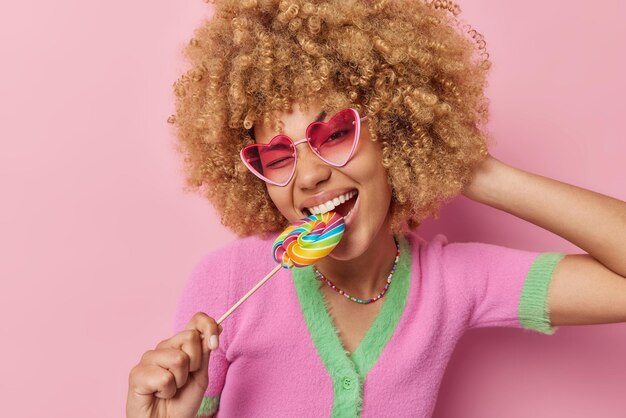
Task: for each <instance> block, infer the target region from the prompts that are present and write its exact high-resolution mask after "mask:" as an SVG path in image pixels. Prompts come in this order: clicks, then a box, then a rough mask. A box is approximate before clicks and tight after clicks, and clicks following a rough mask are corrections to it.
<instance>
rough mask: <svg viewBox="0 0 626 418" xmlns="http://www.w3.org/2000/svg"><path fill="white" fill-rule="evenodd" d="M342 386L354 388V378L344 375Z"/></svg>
mask: <svg viewBox="0 0 626 418" xmlns="http://www.w3.org/2000/svg"><path fill="white" fill-rule="evenodd" d="M342 386H343V388H344V389H346V390H349V389H352V386H354V380H353V379H351V378H350V377H344V378H343V381H342Z"/></svg>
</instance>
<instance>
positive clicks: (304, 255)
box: [217, 212, 345, 325]
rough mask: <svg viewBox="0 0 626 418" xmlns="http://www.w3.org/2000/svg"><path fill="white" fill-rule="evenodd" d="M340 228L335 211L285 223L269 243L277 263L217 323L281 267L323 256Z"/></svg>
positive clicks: (340, 220)
mask: <svg viewBox="0 0 626 418" xmlns="http://www.w3.org/2000/svg"><path fill="white" fill-rule="evenodd" d="M344 229H345V225H344V221H343V217H342V216H341V215H339V214H338V213H335V212H326V213H324V214H321V215H310V216H307V217H306V218H303V219H300V220H298V221H296V222H294V223H293V224H291V225H289V226H288V227H287V228H285V230H284V231H283V232H282V233H281V234H280V235H279V236H278V238H276V241H274V245H273V246H272V256H273V257H274V261H276V262H277V263H278V265H277V266H276V267H275V268H274V269H273V270H272V271H270V272H269V273H268V274H267V276H265V277H264V278H263V279H262V280H261V281H260V282H258V283H257V284H256V285H255V286H254V287H253V288H252V289H250V291H249V292H248V293H246V295H245V296H244V297H242V298H241V299H240V300H239V302H237V303H235V304H234V305H233V307H232V308H230V309H229V310H228V311H227V312H226V313H225V314H224V315H222V317H221V318H220V319H218V320H217V324H218V325H219V324H221V323H222V322H223V321H224V320H225V319H226V318H228V316H229V315H230V314H231V313H233V312H234V310H235V309H237V307H239V305H241V304H242V303H243V302H244V301H245V300H246V299H248V298H249V297H250V295H252V294H253V293H254V292H256V291H257V290H258V289H259V288H260V287H261V286H263V284H264V283H265V282H267V281H268V280H269V279H270V277H272V276H273V275H274V274H276V272H277V271H278V270H280V268H281V267H283V268H286V269H290V268H293V267H297V268H301V267H306V266H308V265H311V264H313V263H315V262H316V261H317V260H319V259H321V258H324V257H326V256H327V255H328V254H330V252H331V251H332V250H333V249H334V248H335V247H336V246H337V244H339V241H340V240H341V237H342V236H343V231H344Z"/></svg>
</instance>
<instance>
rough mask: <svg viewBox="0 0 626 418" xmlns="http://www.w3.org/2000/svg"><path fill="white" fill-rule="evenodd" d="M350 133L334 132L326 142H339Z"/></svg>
mask: <svg viewBox="0 0 626 418" xmlns="http://www.w3.org/2000/svg"><path fill="white" fill-rule="evenodd" d="M347 133H348V131H346V130H344V131H337V132H333V133H332V134H330V135H329V136H328V138H326V141H325V142H334V141H337V140H338V139H341V137H343V136H345V135H346V134H347Z"/></svg>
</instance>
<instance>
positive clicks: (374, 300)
mask: <svg viewBox="0 0 626 418" xmlns="http://www.w3.org/2000/svg"><path fill="white" fill-rule="evenodd" d="M393 240H394V242H395V243H396V259H395V260H394V262H393V267H392V268H391V273H389V276H387V283H385V288H384V289H383V291H382V292H380V293H379V294H377V295H376V296H374V297H373V298H370V299H359V298H355V297H353V296H350V295H349V294H347V293H346V292H344V291H343V290H341V289H339V288H338V287H337V286H336V285H335V284H334V283H333V282H331V281H330V280H328V279H327V278H326V277H325V276H324V275H323V274H322V273H321V272H320V271H319V270H318V269H317V268H316V267H315V266H313V271H314V272H315V275H316V276H317V279H318V280H320V281H323V282H324V283H326V284H327V285H328V286H330V287H331V288H332V289H333V290H334V291H336V292H338V293H339V294H340V295H343V296H345V297H346V299H349V300H351V301H353V302H357V303H363V304H367V303H372V302H376V301H377V300H379V299H381V298H382V297H383V296H385V293H387V289H389V285H390V284H391V279H392V277H393V273H394V272H395V271H396V266H397V265H398V260H399V259H400V244H398V240H397V239H396V237H393Z"/></svg>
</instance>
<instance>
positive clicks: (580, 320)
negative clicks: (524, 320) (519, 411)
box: [463, 156, 626, 326]
mask: <svg viewBox="0 0 626 418" xmlns="http://www.w3.org/2000/svg"><path fill="white" fill-rule="evenodd" d="M463 194H464V195H465V196H466V197H468V198H470V199H472V200H475V201H477V202H480V203H484V204H486V205H489V206H492V207H494V208H497V209H500V210H503V211H505V212H508V213H510V214H512V215H515V216H517V217H519V218H521V219H524V220H527V221H529V222H532V223H533V224H535V225H537V226H540V227H542V228H544V229H547V230H548V231H551V232H553V233H555V234H557V235H559V236H561V237H563V238H565V239H566V240H568V241H570V242H571V243H572V244H574V245H576V246H578V247H579V248H582V249H583V250H584V251H586V252H587V253H588V254H570V255H567V256H565V257H564V258H563V259H562V260H561V261H560V262H559V264H558V265H557V267H556V269H555V270H554V273H553V278H552V281H551V284H550V289H549V291H548V310H549V312H550V320H551V323H552V324H553V325H554V326H558V325H587V324H603V323H615V322H626V279H625V278H624V277H625V276H626V202H623V201H621V200H618V199H614V198H612V197H609V196H605V195H602V194H600V193H596V192H593V191H590V190H586V189H583V188H580V187H577V186H573V185H570V184H567V183H563V182H560V181H557V180H553V179H550V178H548V177H544V176H540V175H537V174H533V173H529V172H526V171H523V170H520V169H517V168H514V167H512V166H509V165H507V164H505V163H503V162H501V161H499V160H497V159H496V158H494V157H492V156H489V157H488V158H487V159H486V160H485V161H484V162H483V163H482V164H481V166H479V167H478V168H477V169H476V171H475V173H474V177H473V179H472V182H471V183H470V184H469V185H468V186H467V187H466V188H465V190H464V191H463Z"/></svg>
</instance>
